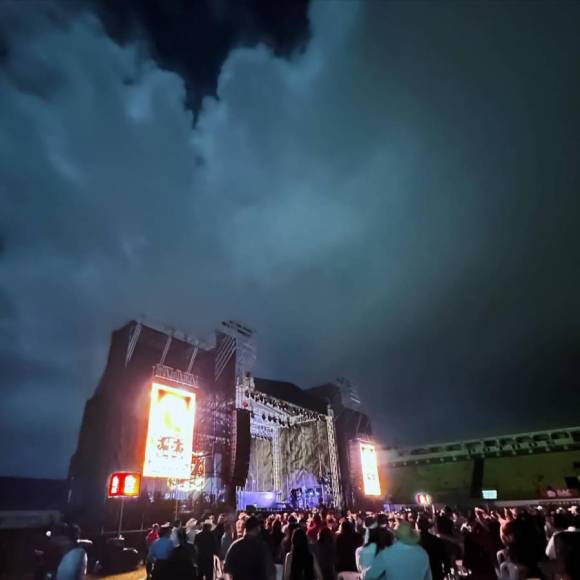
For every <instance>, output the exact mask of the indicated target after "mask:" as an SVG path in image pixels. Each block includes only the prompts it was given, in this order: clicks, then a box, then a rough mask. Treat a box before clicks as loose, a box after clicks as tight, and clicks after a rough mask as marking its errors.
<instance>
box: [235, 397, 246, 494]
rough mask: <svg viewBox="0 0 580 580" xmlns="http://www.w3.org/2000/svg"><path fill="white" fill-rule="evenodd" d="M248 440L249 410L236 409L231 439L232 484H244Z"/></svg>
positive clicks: (241, 485)
mask: <svg viewBox="0 0 580 580" xmlns="http://www.w3.org/2000/svg"><path fill="white" fill-rule="evenodd" d="M250 442H251V435H250V412H249V411H246V410H245V409H236V411H235V414H234V433H233V441H232V485H236V486H240V487H243V486H244V485H246V479H247V478H248V469H249V468H250Z"/></svg>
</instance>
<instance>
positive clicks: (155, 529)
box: [145, 524, 159, 549]
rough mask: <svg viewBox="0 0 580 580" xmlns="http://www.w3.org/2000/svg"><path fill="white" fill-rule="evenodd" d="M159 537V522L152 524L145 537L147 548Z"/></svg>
mask: <svg viewBox="0 0 580 580" xmlns="http://www.w3.org/2000/svg"><path fill="white" fill-rule="evenodd" d="M158 539H159V524H153V525H152V526H151V529H150V530H149V533H148V534H147V537H146V538H145V543H146V544H147V549H149V548H150V547H151V544H152V543H153V542H155V541H156V540H158Z"/></svg>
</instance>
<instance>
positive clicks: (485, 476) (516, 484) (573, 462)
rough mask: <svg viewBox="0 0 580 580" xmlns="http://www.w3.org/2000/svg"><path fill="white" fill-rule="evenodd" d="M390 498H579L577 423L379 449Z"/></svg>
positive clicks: (407, 500) (464, 500)
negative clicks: (506, 433) (425, 444)
mask: <svg viewBox="0 0 580 580" xmlns="http://www.w3.org/2000/svg"><path fill="white" fill-rule="evenodd" d="M379 463H380V470H381V473H382V475H383V478H384V481H385V486H386V490H387V498H388V501H389V502H390V503H394V504H410V503H414V501H415V495H416V494H417V493H420V492H424V493H428V494H430V495H431V497H432V499H433V502H435V503H452V504H457V503H463V504H465V505H467V504H473V503H480V502H481V501H482V500H486V499H487V500H494V499H497V501H508V502H514V501H540V500H567V499H571V498H578V497H580V491H579V487H580V427H572V428H567V429H554V430H548V431H534V432H531V433H518V434H515V435H505V436H499V437H487V438H485V439H470V440H466V441H453V442H449V443H441V444H436V445H428V446H423V447H407V448H392V447H388V448H383V449H382V450H381V451H380V452H379Z"/></svg>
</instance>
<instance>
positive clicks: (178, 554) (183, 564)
mask: <svg viewBox="0 0 580 580" xmlns="http://www.w3.org/2000/svg"><path fill="white" fill-rule="evenodd" d="M177 539H178V540H179V546H177V548H174V549H173V550H172V552H171V555H170V556H169V572H168V574H169V577H170V578H171V580H194V579H197V578H198V575H197V567H196V550H195V548H194V547H193V546H192V545H191V544H190V543H188V541H187V532H186V530H185V528H181V529H180V530H179V532H178V534H177ZM212 580H213V578H212Z"/></svg>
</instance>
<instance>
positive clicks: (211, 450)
mask: <svg viewBox="0 0 580 580" xmlns="http://www.w3.org/2000/svg"><path fill="white" fill-rule="evenodd" d="M254 339H255V337H254V332H253V331H252V330H251V329H249V328H247V327H246V326H244V325H241V324H239V323H236V322H233V321H227V322H224V323H222V324H221V325H220V327H219V328H218V329H217V330H216V333H215V339H214V340H211V341H207V342H204V341H200V340H197V339H194V338H191V337H190V336H188V335H186V334H184V333H182V332H179V331H177V330H175V329H170V328H165V327H159V326H158V325H153V324H151V323H149V322H148V323H147V324H145V323H143V322H136V321H134V322H130V323H129V324H127V325H125V326H123V327H122V328H120V329H119V330H117V331H115V332H114V333H113V337H112V341H111V347H110V351H109V356H108V359H107V366H106V369H105V372H104V373H103V376H102V378H101V380H100V382H99V385H98V386H97V389H96V390H95V393H94V395H93V396H92V397H91V399H89V401H87V404H86V407H85V413H84V416H83V421H82V426H81V430H80V434H79V440H78V446H77V450H76V452H75V454H74V456H73V457H72V459H71V465H70V472H69V494H68V497H69V504H68V509H69V512H70V516H71V517H73V518H74V519H75V520H76V521H80V522H81V523H83V522H87V523H89V524H90V525H91V526H103V525H106V524H107V522H109V521H111V520H114V519H115V517H118V514H119V512H120V507H119V506H120V503H119V501H118V500H114V499H112V500H107V499H106V498H105V497H104V496H105V490H106V489H107V481H108V479H109V478H110V476H111V474H112V473H113V472H134V473H139V474H141V475H142V477H141V482H142V484H141V493H140V497H138V498H135V499H133V500H128V501H127V504H126V505H125V507H124V510H125V518H126V519H127V520H128V521H129V522H132V521H135V523H136V524H137V525H138V524H140V522H141V521H144V520H145V519H147V518H149V517H153V513H157V512H156V511H155V510H156V509H157V507H158V506H159V505H160V504H161V503H162V502H169V503H170V504H171V505H172V506H174V507H172V508H171V509H172V510H174V511H175V513H177V512H180V513H181V511H182V512H183V513H186V512H187V511H189V512H192V511H195V510H196V509H201V506H210V505H214V506H215V505H218V506H220V508H219V509H232V508H234V507H238V508H241V507H245V506H246V505H257V504H262V506H261V507H269V508H273V506H278V505H281V504H286V503H293V504H294V505H297V506H300V507H307V506H314V505H319V504H321V503H323V504H325V505H330V506H335V507H339V508H340V507H343V506H344V507H353V506H355V505H357V502H358V498H360V497H362V496H364V495H365V494H366V495H368V493H367V492H365V489H367V479H368V477H375V478H376V477H378V476H375V474H376V469H375V471H374V472H373V473H371V472H369V473H370V475H369V476H368V477H367V476H365V475H364V473H363V471H364V469H363V468H364V465H363V464H362V463H361V461H360V460H359V459H360V458H359V459H356V458H355V459H356V461H354V462H353V460H352V457H353V453H352V444H353V441H358V440H366V441H369V440H370V437H371V435H372V433H371V426H370V421H369V418H368V416H367V415H365V414H364V413H362V412H361V411H360V409H359V405H360V401H359V400H358V397H357V396H356V391H355V389H354V388H353V387H352V385H351V384H350V383H349V382H348V381H346V380H345V379H337V380H335V381H332V382H330V383H327V384H324V385H320V386H318V387H314V388H311V389H302V388H300V387H298V386H297V385H295V384H293V383H289V382H284V381H274V380H267V379H260V378H257V377H253V375H252V371H253V366H254V363H255V359H256V348H255V344H254ZM357 445H358V443H357ZM371 446H372V444H371ZM359 447H360V446H359ZM359 447H357V448H356V449H357V451H356V453H358V454H359V455H361V454H362V451H363V448H362V447H360V449H359ZM359 451H360V453H359ZM356 453H355V455H356ZM357 457H358V456H357ZM361 457H362V455H361ZM365 477H367V479H365ZM368 489H371V488H368ZM373 489H375V488H373ZM379 491H380V489H379ZM375 495H376V494H375ZM196 506H197V507H196ZM161 517H162V516H161V513H159V515H158V516H157V518H158V519H159V518H161ZM168 519H169V518H168Z"/></svg>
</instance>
